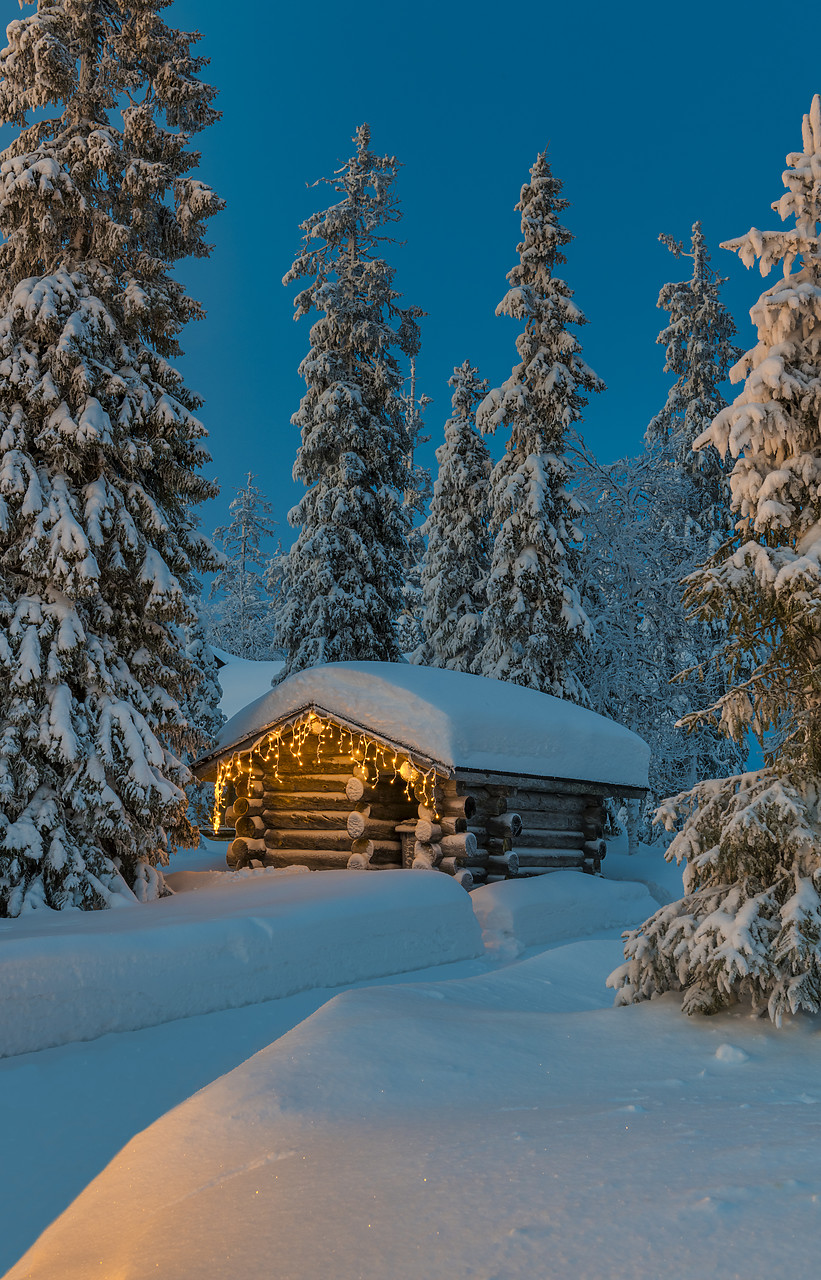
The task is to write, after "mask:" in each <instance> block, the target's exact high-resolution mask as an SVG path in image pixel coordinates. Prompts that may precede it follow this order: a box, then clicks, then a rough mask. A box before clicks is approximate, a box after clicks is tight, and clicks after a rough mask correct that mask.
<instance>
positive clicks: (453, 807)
mask: <svg viewBox="0 0 821 1280" xmlns="http://www.w3.org/2000/svg"><path fill="white" fill-rule="evenodd" d="M436 812H437V813H438V814H440V815H441V817H443V818H467V819H470V818H472V817H474V815H475V813H476V800H475V798H474V797H473V796H472V795H466V796H445V798H444V799H443V800H442V801H441V802H440V803H439V804H437V806H436Z"/></svg>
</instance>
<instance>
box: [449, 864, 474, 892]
mask: <svg viewBox="0 0 821 1280" xmlns="http://www.w3.org/2000/svg"><path fill="white" fill-rule="evenodd" d="M453 878H454V880H455V881H456V883H457V884H460V885H461V886H462V888H463V889H465V890H468V889H472V888H473V886H474V884H475V881H474V879H473V872H472V871H471V870H470V867H459V869H458V871H454V873H453Z"/></svg>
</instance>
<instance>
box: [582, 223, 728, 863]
mask: <svg viewBox="0 0 821 1280" xmlns="http://www.w3.org/2000/svg"><path fill="white" fill-rule="evenodd" d="M660 239H661V240H662V242H663V243H664V244H665V245H666V246H667V247H668V248H669V249H670V250H671V251H672V252H673V254H674V255H675V256H676V257H681V256H682V255H683V256H689V257H691V258H692V260H693V271H692V276H691V278H690V279H689V280H685V281H681V282H678V283H673V284H667V285H665V286H664V287H663V288H662V290H661V294H660V296H659V300H658V305H659V307H661V308H663V309H664V310H666V311H667V312H668V313H669V322H668V324H666V325H665V327H664V329H663V330H662V332H661V333H660V334H659V337H658V341H659V343H661V344H663V345H664V347H665V351H666V361H665V366H664V367H665V371H666V372H668V373H673V374H675V375H676V382H675V384H674V385H673V386H672V387H671V389H670V392H669V394H668V397H667V401H666V403H665V406H664V408H663V409H662V411H661V412H660V413H659V414H657V415H656V417H655V418H654V419H653V420H652V422H651V423H650V426H649V427H648V430H647V435H646V440H647V449H646V450H645V452H644V453H643V454H642V455H641V456H640V457H639V458H635V459H627V460H625V461H622V462H619V463H616V464H614V465H613V466H612V467H608V468H603V467H601V466H599V464H598V463H596V462H595V460H594V459H592V458H591V457H590V456H589V455H586V454H584V455H583V466H582V468H581V483H580V485H579V487H578V489H577V495H578V496H579V497H580V498H581V499H582V501H583V502H584V503H585V504H586V505H587V507H588V509H589V514H588V515H587V517H586V518H585V521H584V528H585V534H586V541H587V554H586V557H585V565H584V589H583V592H582V596H583V604H584V607H585V610H586V612H587V613H588V615H589V617H590V619H591V622H592V623H593V627H594V630H595V638H594V642H593V645H592V648H591V650H590V653H589V657H588V660H587V661H586V662H585V663H584V664H583V666H582V669H581V672H580V675H581V679H582V683H583V684H585V687H586V688H587V689H588V692H589V694H590V698H591V703H592V705H593V707H594V708H595V709H596V710H597V711H601V712H602V713H603V714H605V715H610V716H612V717H613V718H614V719H616V720H619V721H620V722H621V723H623V724H625V725H627V726H628V727H629V728H631V729H633V730H635V732H636V733H639V734H640V735H641V736H642V737H643V738H644V739H645V740H646V741H647V742H648V744H649V745H650V748H651V752H652V755H651V761H650V793H649V796H648V805H647V807H646V809H645V815H644V819H643V821H642V825H641V831H640V834H641V838H642V839H643V840H645V841H648V842H649V841H652V840H653V839H654V838H655V839H658V838H660V837H661V836H662V835H663V832H662V831H661V830H660V829H659V827H658V826H655V827H654V825H653V821H652V819H653V813H654V811H655V808H656V807H657V805H658V804H659V803H660V801H661V800H662V799H663V798H664V797H665V796H669V795H673V794H674V793H676V792H680V791H683V790H684V789H686V788H690V787H692V786H693V785H694V784H695V783H696V782H697V781H698V779H699V778H703V777H707V776H719V775H726V774H728V773H735V772H737V770H738V769H740V768H741V767H742V765H743V762H744V757H745V751H744V748H743V746H740V745H739V744H738V743H736V742H734V741H732V740H731V739H727V738H726V737H724V736H723V735H722V734H720V733H718V732H716V730H715V729H713V728H712V727H710V726H709V725H702V726H701V727H700V729H699V730H698V731H697V732H694V733H689V734H688V733H687V732H685V731H684V730H683V729H682V728H681V727H680V724H679V722H680V720H681V719H682V718H683V717H684V716H686V715H687V714H688V713H689V712H691V711H692V710H693V709H694V708H695V707H698V706H700V705H703V703H704V701H710V702H712V701H715V699H716V698H718V697H720V696H721V694H722V693H723V692H724V691H725V687H726V686H725V683H724V672H723V669H722V667H721V666H720V664H718V663H716V662H714V661H709V658H710V656H711V655H713V654H714V653H716V652H717V651H718V650H719V649H720V647H721V644H722V641H723V638H724V633H723V626H722V623H721V622H720V621H719V620H714V621H712V622H710V623H705V622H703V621H700V620H693V619H689V618H688V616H687V609H686V608H685V606H684V603H683V600H682V587H681V580H682V579H683V578H684V577H685V576H686V575H687V574H688V573H690V572H692V571H693V569H695V568H696V567H697V566H698V565H700V564H702V563H703V562H704V560H705V559H706V558H707V556H708V555H709V554H710V553H711V552H713V551H715V550H716V548H717V547H718V546H720V545H721V544H722V543H723V542H724V541H725V540H726V539H727V538H728V537H729V535H730V531H731V529H732V517H731V514H730V510H729V488H728V486H727V482H726V476H725V472H724V467H723V464H722V460H721V458H720V455H719V454H718V452H717V450H716V449H714V448H709V449H705V450H703V451H701V452H700V453H698V454H694V453H693V441H694V440H695V439H696V438H698V437H699V436H700V435H701V434H702V433H703V432H704V430H705V429H706V428H707V427H708V426H709V425H710V422H711V421H712V419H713V418H714V417H715V415H716V414H717V413H718V412H719V411H720V410H721V409H722V408H724V406H725V403H726V402H725V401H724V399H723V397H722V394H721V384H722V383H723V382H724V381H725V380H726V378H727V376H728V372H729V366H730V364H731V363H732V361H733V359H734V358H735V357H736V356H737V355H738V354H740V353H739V352H737V351H736V349H735V348H734V346H733V345H732V338H733V336H734V334H735V326H734V324H733V321H732V318H731V317H730V315H729V314H728V312H727V311H726V309H725V308H724V306H723V305H722V303H721V299H720V296H719V292H720V286H721V284H722V280H721V278H720V277H719V276H718V275H717V274H716V273H715V272H714V271H713V270H712V269H711V267H710V260H709V256H708V254H707V250H706V246H705V242H704V237H703V235H702V232H701V225H700V223H698V222H697V223H696V224H695V226H694V227H693V232H692V252H691V253H690V254H685V251H684V246H683V245H682V244H681V243H680V242H678V241H675V240H673V239H672V238H671V237H669V236H661V237H660ZM705 656H706V658H707V659H708V660H707V661H705V660H704V659H705ZM682 669H688V670H685V671H684V673H683V674H681V675H680V674H679V673H682ZM671 682H673V683H671Z"/></svg>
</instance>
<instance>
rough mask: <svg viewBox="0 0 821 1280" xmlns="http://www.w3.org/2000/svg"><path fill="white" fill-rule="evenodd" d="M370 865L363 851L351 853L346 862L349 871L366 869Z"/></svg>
mask: <svg viewBox="0 0 821 1280" xmlns="http://www.w3.org/2000/svg"><path fill="white" fill-rule="evenodd" d="M370 865H371V860H370V858H366V857H365V855H364V853H352V854H351V856H350V857H349V858H348V862H347V867H348V870H349V871H368V870H369V869H370Z"/></svg>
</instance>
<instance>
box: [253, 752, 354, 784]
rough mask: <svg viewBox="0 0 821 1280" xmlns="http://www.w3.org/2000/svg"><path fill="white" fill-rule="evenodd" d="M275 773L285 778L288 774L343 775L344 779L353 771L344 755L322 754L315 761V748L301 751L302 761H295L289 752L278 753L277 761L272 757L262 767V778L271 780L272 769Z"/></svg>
mask: <svg viewBox="0 0 821 1280" xmlns="http://www.w3.org/2000/svg"><path fill="white" fill-rule="evenodd" d="M275 766H276V772H277V773H278V774H279V775H280V776H281V777H285V776H286V775H289V774H300V773H326V772H331V773H344V774H345V776H346V777H348V778H349V777H350V776H351V774H352V773H353V771H354V766H353V765H352V763H351V758H350V756H346V755H325V753H324V752H322V753H321V754H320V756H319V759H317V755H316V746H314V747H312V748H311V750H310V751H303V753H302V761H301V762H300V761H299V760H297V758H296V756H292V755H291V754H290V752H280V755H279V761H277V758H276V756H272V757H271V759H270V760H269V761H268V763H267V764H266V765H265V766H264V769H265V772H264V774H263V777H264V778H272V777H273V776H274V767H275Z"/></svg>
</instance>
